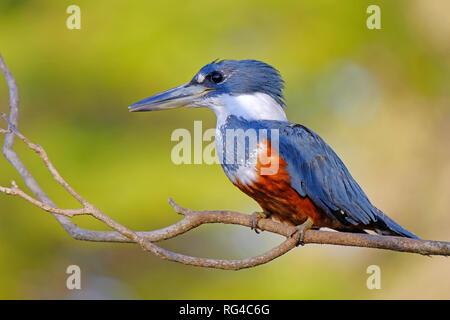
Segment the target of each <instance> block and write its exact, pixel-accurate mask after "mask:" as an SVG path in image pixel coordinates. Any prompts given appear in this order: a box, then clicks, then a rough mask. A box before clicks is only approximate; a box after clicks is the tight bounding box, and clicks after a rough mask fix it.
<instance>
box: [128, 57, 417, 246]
mask: <svg viewBox="0 0 450 320" xmlns="http://www.w3.org/2000/svg"><path fill="white" fill-rule="evenodd" d="M283 89H284V80H283V79H282V78H281V74H280V72H279V71H278V70H277V69H275V68H274V67H273V66H271V65H269V64H267V63H265V62H262V61H259V60H252V59H247V60H230V59H226V60H214V61H213V62H211V63H209V64H207V65H205V66H204V67H202V68H201V69H200V70H199V71H198V72H197V73H196V74H195V76H194V77H193V78H192V80H191V81H189V82H187V83H185V84H183V85H180V86H178V87H175V88H173V89H170V90H167V91H164V92H161V93H158V94H155V95H153V96H150V97H148V98H146V99H143V100H141V101H139V102H137V103H134V104H132V105H131V106H129V107H128V108H129V111H131V112H142V111H156V110H166V109H174V108H179V107H188V108H209V109H210V110H212V111H213V112H214V113H215V115H216V117H217V124H216V133H215V140H216V142H215V143H216V154H217V156H218V158H219V162H220V164H221V166H222V168H223V171H224V172H225V174H226V176H227V177H228V178H229V180H230V181H231V182H232V183H233V184H234V185H235V186H237V187H238V188H239V189H240V190H241V191H242V192H244V193H245V194H247V195H248V196H250V197H251V198H253V199H254V200H255V201H256V202H257V203H258V204H259V206H260V207H261V208H262V211H258V212H254V213H252V214H251V216H250V225H251V227H252V229H254V230H255V231H256V232H257V233H259V232H258V222H259V220H260V219H271V218H274V219H275V220H278V221H279V222H281V223H287V224H289V225H291V226H295V229H294V230H295V232H293V234H292V235H291V236H292V237H294V236H295V237H296V241H297V245H300V244H301V245H303V244H304V234H305V231H306V230H308V229H320V228H328V229H333V230H335V231H341V232H352V233H369V232H368V231H371V232H374V233H376V234H379V235H391V236H398V237H406V238H413V239H419V238H418V237H417V236H416V235H414V234H413V233H411V232H409V231H408V230H406V229H405V228H403V227H402V226H400V225H399V224H398V223H396V222H395V221H394V220H392V219H391V218H389V217H388V216H387V215H386V214H385V213H383V212H382V211H381V210H379V209H378V208H377V207H375V206H374V205H373V204H372V203H371V201H370V200H369V198H368V197H367V195H366V194H365V193H364V191H363V190H362V188H361V187H360V186H359V184H358V183H357V182H356V181H355V179H354V178H353V177H352V175H351V174H350V172H349V171H348V169H347V167H346V166H345V165H344V163H343V162H342V160H341V159H340V158H339V156H338V155H337V154H336V153H335V152H334V151H333V149H332V148H331V147H330V146H329V145H328V144H327V143H326V142H325V141H324V140H323V139H322V138H321V137H320V136H319V135H318V134H317V133H315V132H314V131H312V130H311V129H309V128H307V127H305V126H304V125H301V124H298V123H293V122H290V121H289V120H288V119H287V116H286V112H285V109H286V107H287V106H286V100H285V98H284V95H283V92H282V91H283ZM230 132H231V133H236V132H239V133H240V134H235V135H234V137H233V139H231V138H230V136H231V135H230V134H229V133H230ZM249 132H250V133H252V132H255V133H256V135H258V133H261V132H264V134H260V135H258V136H257V138H256V142H254V143H249V142H248V141H249V140H255V139H253V138H252V137H254V135H253V136H252V135H251V134H249ZM269 133H270V134H269ZM239 135H240V136H242V135H244V139H236V136H239ZM250 138H252V139H250ZM238 149H239V150H241V152H238V151H237V150H238ZM227 157H228V158H227ZM225 158H226V159H225ZM272 167H273V168H275V170H272V171H273V172H271V170H270V169H271V168H272Z"/></svg>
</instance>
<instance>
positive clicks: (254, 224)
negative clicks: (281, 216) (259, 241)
mask: <svg viewBox="0 0 450 320" xmlns="http://www.w3.org/2000/svg"><path fill="white" fill-rule="evenodd" d="M269 216H270V214H268V213H266V212H253V213H252V214H251V215H250V228H251V229H252V230H255V232H256V233H259V230H258V221H259V220H261V219H267V218H268V217H269Z"/></svg>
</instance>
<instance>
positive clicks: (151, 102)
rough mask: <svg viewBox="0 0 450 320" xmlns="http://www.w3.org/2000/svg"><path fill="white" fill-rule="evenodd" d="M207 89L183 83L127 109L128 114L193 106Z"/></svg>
mask: <svg viewBox="0 0 450 320" xmlns="http://www.w3.org/2000/svg"><path fill="white" fill-rule="evenodd" d="M208 91H211V89H209V88H205V87H204V86H202V85H197V84H191V83H185V84H183V85H181V86H179V87H176V88H173V89H170V90H167V91H164V92H161V93H158V94H155V95H154V96H151V97H149V98H146V99H144V100H141V101H139V102H136V103H135V104H132V105H131V106H129V107H128V109H129V110H130V112H140V111H157V110H165V109H174V108H180V107H184V106H189V105H191V104H193V103H194V102H195V101H196V100H198V99H199V98H201V97H202V96H203V95H205V94H206V93H207V92H208Z"/></svg>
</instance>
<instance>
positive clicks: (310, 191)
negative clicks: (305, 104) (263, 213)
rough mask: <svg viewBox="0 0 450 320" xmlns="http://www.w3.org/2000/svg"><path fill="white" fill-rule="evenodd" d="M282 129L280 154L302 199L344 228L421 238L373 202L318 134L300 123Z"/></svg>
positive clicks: (284, 126)
mask: <svg viewBox="0 0 450 320" xmlns="http://www.w3.org/2000/svg"><path fill="white" fill-rule="evenodd" d="M280 127H281V128H282V129H281V130H282V131H283V133H280V139H279V140H280V141H279V142H280V145H279V151H280V155H281V157H282V158H283V159H284V160H285V161H286V162H287V163H288V171H289V174H290V176H291V183H292V187H293V188H294V189H295V190H296V191H297V192H298V193H299V194H300V195H301V196H302V197H308V198H309V199H311V201H313V202H314V204H315V205H316V206H318V207H319V208H321V209H322V210H323V211H324V212H325V213H326V214H327V215H328V216H329V217H330V218H331V219H337V220H338V221H339V222H341V223H342V224H344V225H347V226H352V225H366V226H369V225H370V226H371V227H373V228H374V230H375V231H376V232H377V233H380V234H387V235H397V236H403V237H409V238H415V239H418V237H417V236H415V235H414V234H412V233H411V232H409V231H408V230H406V229H405V228H403V227H402V226H400V225H399V224H398V223H396V222H395V221H394V220H392V219H391V218H389V217H388V216H387V215H385V214H384V213H383V212H382V211H380V210H379V209H378V208H376V207H375V206H373V205H372V204H371V203H370V201H369V199H368V198H367V196H366V194H365V193H364V191H363V190H362V189H361V187H360V186H359V185H358V183H357V182H356V181H355V180H354V179H353V177H352V176H351V175H350V172H349V171H348V170H347V168H346V167H345V165H344V163H343V162H342V160H341V159H340V158H339V157H338V156H337V155H336V153H335V152H334V151H333V150H332V149H331V148H330V146H328V145H327V144H326V143H325V142H324V141H323V140H322V138H320V137H319V136H318V135H317V134H316V133H314V132H313V131H311V130H309V129H308V128H306V127H304V126H302V125H299V124H290V125H286V124H285V125H283V126H280Z"/></svg>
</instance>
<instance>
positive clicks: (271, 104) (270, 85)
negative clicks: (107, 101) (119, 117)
mask: <svg viewBox="0 0 450 320" xmlns="http://www.w3.org/2000/svg"><path fill="white" fill-rule="evenodd" d="M283 87H284V82H283V80H282V79H281V77H280V73H279V72H278V71H277V70H276V69H275V68H273V67H272V66H270V65H268V64H266V63H264V62H261V61H257V60H221V61H214V62H212V63H210V64H207V65H206V66H204V67H203V68H201V69H200V71H199V72H198V73H197V74H196V75H195V76H194V78H192V80H191V81H190V82H188V83H185V84H183V85H181V86H178V87H176V88H173V89H170V90H167V91H164V92H161V93H158V94H156V95H153V96H151V97H149V98H146V99H144V100H141V101H139V102H137V103H135V104H133V105H131V106H130V107H129V109H130V111H132V112H139V111H155V110H165V109H173V108H179V107H194V108H198V107H207V108H210V109H212V110H213V111H214V112H215V113H216V115H217V117H218V118H219V119H221V118H224V117H225V118H226V117H227V116H228V115H236V116H242V117H244V118H247V119H252V120H253V119H255V120H258V119H261V120H262V119H264V120H286V116H285V114H284V111H283V107H285V104H284V97H283V94H282V89H283Z"/></svg>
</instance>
